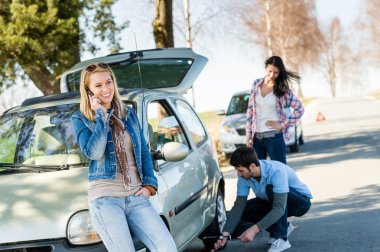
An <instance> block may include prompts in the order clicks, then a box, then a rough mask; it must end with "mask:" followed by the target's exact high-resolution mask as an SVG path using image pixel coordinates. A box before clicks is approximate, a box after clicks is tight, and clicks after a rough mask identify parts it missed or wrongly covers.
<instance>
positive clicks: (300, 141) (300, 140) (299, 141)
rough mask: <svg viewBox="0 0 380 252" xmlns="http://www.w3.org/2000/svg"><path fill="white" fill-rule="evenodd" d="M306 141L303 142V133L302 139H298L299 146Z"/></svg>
mask: <svg viewBox="0 0 380 252" xmlns="http://www.w3.org/2000/svg"><path fill="white" fill-rule="evenodd" d="M304 143H305V141H304V140H303V134H302V133H301V135H300V137H299V138H298V144H299V145H303V144H304Z"/></svg>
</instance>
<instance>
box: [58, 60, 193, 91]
mask: <svg viewBox="0 0 380 252" xmlns="http://www.w3.org/2000/svg"><path fill="white" fill-rule="evenodd" d="M192 64H193V60H192V59H184V58H170V59H147V60H139V61H137V60H133V61H126V62H118V63H115V64H110V66H111V68H112V70H113V71H114V73H115V76H116V80H117V83H118V86H119V88H128V89H129V88H148V89H160V88H168V87H175V86H178V85H179V84H180V83H181V81H182V80H183V78H184V77H185V75H186V73H187V71H188V70H189V69H190V67H191V65H192ZM80 74H81V71H80V70H79V71H77V72H73V73H70V74H68V75H67V76H66V83H67V87H68V89H69V91H70V92H72V91H77V90H79V82H80Z"/></svg>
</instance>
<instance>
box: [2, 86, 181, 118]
mask: <svg viewBox="0 0 380 252" xmlns="http://www.w3.org/2000/svg"><path fill="white" fill-rule="evenodd" d="M119 92H120V98H121V99H122V100H135V99H136V98H137V97H143V96H149V95H159V96H160V97H167V96H168V95H176V94H173V93H170V92H166V91H159V90H149V89H130V90H119ZM79 102H80V93H79V92H78V91H75V92H67V93H60V94H53V95H46V96H39V97H33V98H29V99H26V100H24V101H23V102H22V103H21V104H20V106H17V107H13V108H11V109H9V110H7V111H6V112H4V114H5V113H13V112H18V111H24V110H29V109H38V108H44V107H52V106H59V105H65V104H75V103H77V104H79Z"/></svg>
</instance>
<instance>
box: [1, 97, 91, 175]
mask: <svg viewBox="0 0 380 252" xmlns="http://www.w3.org/2000/svg"><path fill="white" fill-rule="evenodd" d="M76 110H78V104H69V105H61V106H54V107H48V108H42V109H35V110H27V111H22V112H16V113H7V114H4V115H3V116H1V117H0V163H1V164H2V166H4V165H6V164H25V165H29V166H53V165H54V166H55V165H57V166H62V165H71V164H81V163H82V164H83V163H87V162H88V160H87V159H86V158H85V156H84V155H83V154H82V153H81V152H80V150H79V147H78V145H77V143H76V141H75V137H74V135H73V130H72V127H71V115H72V114H73V112H74V111H76ZM2 171H4V170H2V168H0V173H1V172H2Z"/></svg>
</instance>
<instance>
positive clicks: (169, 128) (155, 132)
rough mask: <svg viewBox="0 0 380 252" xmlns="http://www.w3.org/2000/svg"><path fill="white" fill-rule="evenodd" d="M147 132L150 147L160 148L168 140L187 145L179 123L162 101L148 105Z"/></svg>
mask: <svg viewBox="0 0 380 252" xmlns="http://www.w3.org/2000/svg"><path fill="white" fill-rule="evenodd" d="M148 134H149V142H150V146H151V148H152V149H155V150H161V148H162V146H163V145H164V144H165V143H168V142H179V143H182V144H184V145H186V146H188V147H189V144H188V141H187V139H186V137H185V134H184V131H183V129H182V127H181V125H180V124H179V123H178V120H177V118H176V117H175V116H174V114H173V113H172V112H171V110H170V109H169V108H168V106H166V105H165V103H164V102H163V101H154V102H150V103H149V105H148Z"/></svg>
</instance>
